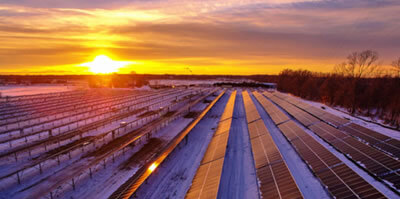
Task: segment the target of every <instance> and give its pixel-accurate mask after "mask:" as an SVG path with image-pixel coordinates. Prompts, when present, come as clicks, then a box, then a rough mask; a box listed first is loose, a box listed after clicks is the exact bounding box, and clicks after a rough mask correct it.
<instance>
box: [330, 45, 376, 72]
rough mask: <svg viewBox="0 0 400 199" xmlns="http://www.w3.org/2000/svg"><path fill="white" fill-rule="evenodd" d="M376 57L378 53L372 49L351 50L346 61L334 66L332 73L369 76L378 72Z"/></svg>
mask: <svg viewBox="0 0 400 199" xmlns="http://www.w3.org/2000/svg"><path fill="white" fill-rule="evenodd" d="M378 59H379V56H378V53H377V52H375V51H372V50H365V51H362V52H360V53H359V52H353V53H351V54H350V55H349V56H347V61H345V62H343V63H341V64H338V65H336V66H335V68H334V73H336V74H339V75H343V76H347V77H353V78H357V79H359V78H364V77H371V76H374V75H376V74H377V72H378V66H379V64H378V63H377V62H378Z"/></svg>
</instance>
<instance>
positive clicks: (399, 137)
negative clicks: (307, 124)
mask: <svg viewBox="0 0 400 199" xmlns="http://www.w3.org/2000/svg"><path fill="white" fill-rule="evenodd" d="M282 94H285V95H288V94H286V93H282ZM290 97H293V98H296V99H297V100H300V101H303V102H305V103H307V104H310V105H312V106H315V107H316V108H319V109H320V108H321V107H325V111H327V112H329V113H331V114H334V115H336V116H339V117H341V118H347V119H349V120H350V121H351V122H353V123H355V124H358V125H360V126H363V127H366V128H369V129H371V130H374V131H376V132H378V133H381V134H384V135H386V136H389V137H392V138H394V139H397V140H400V131H396V130H392V129H389V128H385V127H382V126H380V125H378V124H375V123H373V122H367V121H364V120H362V119H360V118H357V117H353V116H351V115H350V114H348V113H345V112H342V111H340V110H337V109H336V108H333V107H330V106H327V105H325V104H323V103H320V102H313V101H309V100H305V99H302V98H299V97H296V96H293V95H290Z"/></svg>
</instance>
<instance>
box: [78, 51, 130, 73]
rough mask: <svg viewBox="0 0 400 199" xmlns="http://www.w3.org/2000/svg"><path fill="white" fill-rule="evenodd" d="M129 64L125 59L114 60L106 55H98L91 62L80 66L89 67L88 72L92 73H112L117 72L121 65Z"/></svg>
mask: <svg viewBox="0 0 400 199" xmlns="http://www.w3.org/2000/svg"><path fill="white" fill-rule="evenodd" d="M129 64H131V62H127V61H114V60H112V59H110V58H109V57H107V56H106V55H99V56H97V57H95V58H94V60H93V61H92V62H88V63H83V64H81V66H87V67H89V70H90V72H93V73H102V74H107V73H114V72H118V70H119V69H120V68H122V67H125V66H127V65H129Z"/></svg>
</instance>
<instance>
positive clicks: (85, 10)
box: [0, 0, 400, 73]
mask: <svg viewBox="0 0 400 199" xmlns="http://www.w3.org/2000/svg"><path fill="white" fill-rule="evenodd" d="M399 9H400V2H397V1H394V0H372V1H361V0H349V1H344V0H335V1H333V0H327V1H262V0H256V1H239V0H230V1H221V2H220V1H209V0H206V1H201V2H199V1H188V2H186V3H185V2H182V1H176V0H154V1H146V2H143V1H127V0H118V1H103V0H96V1H79V2H78V1H76V0H72V1H58V0H55V1H54V0H52V1H51V2H50V1H49V0H41V1H36V0H35V1H33V0H13V1H10V0H5V1H2V5H0V41H1V43H2V46H1V48H0V67H2V68H1V69H0V72H1V70H2V69H3V68H9V69H10V68H22V67H28V66H29V67H40V66H49V67H51V66H57V65H60V66H62V65H66V64H67V65H74V64H75V65H79V64H80V63H82V62H84V61H87V60H88V59H89V58H90V57H91V56H94V54H96V53H102V52H106V53H109V54H111V55H113V56H115V57H117V58H119V59H123V60H138V61H140V62H143V63H147V62H154V63H153V64H154V65H157V64H160V65H161V66H166V65H169V66H171V70H178V72H179V70H180V72H182V70H184V67H182V66H184V65H192V66H193V67H196V70H197V71H201V68H202V67H203V69H204V71H205V72H210V71H214V72H215V71H218V70H217V69H216V68H220V69H226V68H227V67H233V68H235V70H233V71H240V70H243V71H252V72H257V71H264V72H265V71H274V72H276V71H279V69H282V68H284V67H286V66H288V65H290V66H293V67H309V69H311V70H317V71H329V70H330V68H331V67H332V66H333V65H335V64H336V63H338V62H340V61H341V60H343V59H344V58H345V57H346V55H347V54H349V53H350V52H353V51H359V50H364V49H373V50H378V51H379V52H380V53H381V55H382V58H383V59H385V60H387V61H386V62H388V63H389V62H390V61H391V60H393V59H394V58H395V57H396V56H399V55H397V54H396V53H397V52H400V22H399V20H398V19H399V18H400V14H399V13H398V10H399ZM173 65H174V67H172V66H173ZM175 66H176V67H175ZM243 66H247V67H248V68H246V69H244V68H243ZM210 67H212V68H213V69H212V70H211V69H209V68H210ZM157 68H158V69H159V70H160V71H161V70H163V71H165V70H164V69H161V68H162V67H157ZM240 68H242V69H240ZM158 69H157V70H158ZM143 71H145V67H143ZM148 71H151V70H150V69H149V70H148ZM168 71H170V70H168ZM239 73H240V72H239Z"/></svg>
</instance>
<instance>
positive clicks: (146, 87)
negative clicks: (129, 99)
mask: <svg viewBox="0 0 400 199" xmlns="http://www.w3.org/2000/svg"><path fill="white" fill-rule="evenodd" d="M133 90H137V91H151V90H153V89H151V88H150V86H142V87H139V88H134V89H133Z"/></svg>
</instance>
